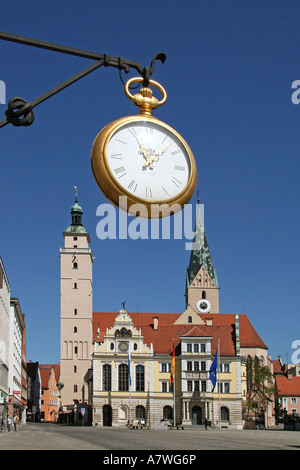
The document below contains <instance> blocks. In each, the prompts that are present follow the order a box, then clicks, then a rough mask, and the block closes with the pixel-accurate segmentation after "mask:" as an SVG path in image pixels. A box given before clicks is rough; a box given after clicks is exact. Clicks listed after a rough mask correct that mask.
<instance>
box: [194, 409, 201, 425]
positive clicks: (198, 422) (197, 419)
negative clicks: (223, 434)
mask: <svg viewBox="0 0 300 470" xmlns="http://www.w3.org/2000/svg"><path fill="white" fill-rule="evenodd" d="M201 424H202V408H201V407H200V406H194V407H193V409H192V425H193V426H200V425H201Z"/></svg>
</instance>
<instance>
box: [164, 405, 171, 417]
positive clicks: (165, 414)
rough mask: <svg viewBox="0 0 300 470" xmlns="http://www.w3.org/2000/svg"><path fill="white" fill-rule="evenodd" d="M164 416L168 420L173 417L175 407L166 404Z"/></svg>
mask: <svg viewBox="0 0 300 470" xmlns="http://www.w3.org/2000/svg"><path fill="white" fill-rule="evenodd" d="M163 417H164V419H168V420H170V419H173V408H172V407H171V406H168V405H167V406H164V409H163Z"/></svg>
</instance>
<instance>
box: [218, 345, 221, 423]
mask: <svg viewBox="0 0 300 470" xmlns="http://www.w3.org/2000/svg"><path fill="white" fill-rule="evenodd" d="M218 356H219V357H218V367H219V428H220V429H221V384H220V371H221V367H220V338H218Z"/></svg>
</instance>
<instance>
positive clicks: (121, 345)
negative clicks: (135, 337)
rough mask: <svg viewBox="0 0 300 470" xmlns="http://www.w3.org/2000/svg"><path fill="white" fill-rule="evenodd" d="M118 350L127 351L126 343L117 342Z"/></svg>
mask: <svg viewBox="0 0 300 470" xmlns="http://www.w3.org/2000/svg"><path fill="white" fill-rule="evenodd" d="M119 351H121V352H126V351H128V343H124V342H122V343H119Z"/></svg>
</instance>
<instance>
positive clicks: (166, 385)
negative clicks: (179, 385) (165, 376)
mask: <svg viewBox="0 0 300 470" xmlns="http://www.w3.org/2000/svg"><path fill="white" fill-rule="evenodd" d="M161 391H162V392H163V393H167V392H168V384H167V382H162V383H161Z"/></svg>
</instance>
